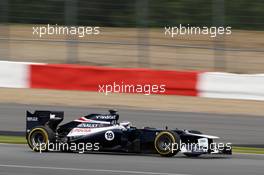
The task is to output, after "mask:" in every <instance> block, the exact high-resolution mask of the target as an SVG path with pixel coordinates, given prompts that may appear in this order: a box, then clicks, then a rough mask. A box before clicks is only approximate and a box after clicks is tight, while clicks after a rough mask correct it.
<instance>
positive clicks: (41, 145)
mask: <svg viewBox="0 0 264 175" xmlns="http://www.w3.org/2000/svg"><path fill="white" fill-rule="evenodd" d="M54 140H55V133H54V132H53V131H52V130H51V129H50V128H49V127H45V126H36V127H34V128H32V130H31V131H30V132H29V134H28V136H27V143H28V146H29V147H30V148H31V149H32V150H33V151H36V152H45V151H48V143H51V142H53V141H54Z"/></svg>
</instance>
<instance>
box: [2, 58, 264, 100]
mask: <svg viewBox="0 0 264 175" xmlns="http://www.w3.org/2000/svg"><path fill="white" fill-rule="evenodd" d="M114 82H115V83H116V84H120V85H121V84H128V85H142V86H143V85H146V84H149V85H157V86H160V85H165V88H166V91H165V92H162V93H159V92H157V94H164V95H184V96H200V97H212V98H226V99H246V100H264V74H252V75H250V74H230V73H221V72H189V71H170V70H153V69H133V68H108V67H96V66H79V65H63V64H58V65H56V64H36V63H21V62H6V61H1V62H0V87H9V88H42V89H58V90H83V91H98V90H99V85H107V84H113V83H114Z"/></svg>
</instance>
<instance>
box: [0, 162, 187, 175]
mask: <svg viewBox="0 0 264 175" xmlns="http://www.w3.org/2000/svg"><path fill="white" fill-rule="evenodd" d="M0 167H7V168H24V169H48V170H67V171H90V172H106V173H107V172H108V173H122V174H123V173H126V174H146V175H187V174H178V173H158V172H149V171H123V170H108V169H82V168H63V167H43V166H27V165H4V164H2V165H1V164H0Z"/></svg>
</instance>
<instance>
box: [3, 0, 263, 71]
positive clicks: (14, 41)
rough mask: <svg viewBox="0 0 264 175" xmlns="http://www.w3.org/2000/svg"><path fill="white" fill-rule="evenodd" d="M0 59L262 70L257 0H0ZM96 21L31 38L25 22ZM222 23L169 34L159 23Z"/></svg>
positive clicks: (260, 10) (260, 3)
mask: <svg viewBox="0 0 264 175" xmlns="http://www.w3.org/2000/svg"><path fill="white" fill-rule="evenodd" d="M0 21H1V23H0V24H1V26H0V59H1V60H8V61H23V62H24V61H26V62H44V63H63V64H64V63H66V64H68V63H70V64H83V65H97V66H111V67H143V68H154V69H172V70H203V71H226V72H235V73H263V71H264V59H263V53H264V49H263V46H264V32H263V29H264V2H263V0H115V1H111V0H97V1H87V0H42V1H34V0H1V1H0ZM47 24H50V25H56V24H58V25H65V26H99V27H100V35H88V36H86V37H83V38H79V37H69V36H58V35H50V36H47V35H46V36H44V37H41V38H39V37H38V36H35V35H33V34H32V32H33V30H32V27H33V26H41V25H47ZM179 24H182V25H188V24H189V25H190V26H200V27H202V26H208V27H210V26H230V27H232V34H231V35H226V36H220V37H219V36H218V37H215V38H211V37H210V36H209V35H208V36H206V35H203V36H202V35H185V36H177V37H174V38H170V37H167V36H165V35H164V27H165V26H179Z"/></svg>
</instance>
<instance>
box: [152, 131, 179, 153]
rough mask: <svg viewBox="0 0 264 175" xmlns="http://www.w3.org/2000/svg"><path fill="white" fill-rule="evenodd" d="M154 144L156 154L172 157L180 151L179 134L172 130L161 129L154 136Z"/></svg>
mask: <svg viewBox="0 0 264 175" xmlns="http://www.w3.org/2000/svg"><path fill="white" fill-rule="evenodd" d="M154 145H155V149H156V151H157V153H158V154H160V155H161V156H164V157H172V156H174V155H176V154H177V153H178V152H179V151H180V136H179V135H178V134H177V133H175V132H172V131H162V132H160V133H159V134H158V135H157V136H156V138H155V141H154Z"/></svg>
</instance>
